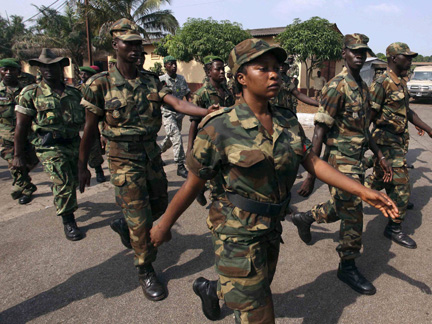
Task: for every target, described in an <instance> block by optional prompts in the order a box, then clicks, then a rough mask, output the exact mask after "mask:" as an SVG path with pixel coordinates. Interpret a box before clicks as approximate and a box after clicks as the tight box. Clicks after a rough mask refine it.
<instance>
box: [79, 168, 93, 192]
mask: <svg viewBox="0 0 432 324" xmlns="http://www.w3.org/2000/svg"><path fill="white" fill-rule="evenodd" d="M90 179H91V173H90V171H89V170H88V169H87V168H83V169H80V168H78V180H79V191H80V192H81V193H83V192H84V191H85V187H86V186H87V187H90Z"/></svg>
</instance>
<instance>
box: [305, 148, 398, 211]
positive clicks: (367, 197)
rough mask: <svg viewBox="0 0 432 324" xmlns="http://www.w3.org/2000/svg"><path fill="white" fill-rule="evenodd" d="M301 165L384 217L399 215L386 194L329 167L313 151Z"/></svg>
mask: <svg viewBox="0 0 432 324" xmlns="http://www.w3.org/2000/svg"><path fill="white" fill-rule="evenodd" d="M303 166H304V168H305V169H306V170H307V171H308V172H309V173H312V174H313V175H315V176H316V177H317V178H318V179H320V180H321V181H323V182H325V183H327V184H329V185H330V186H333V187H336V188H339V189H342V190H344V191H347V192H349V193H351V194H353V195H356V196H359V197H360V198H361V199H362V200H363V201H365V202H367V203H368V204H370V205H371V206H373V207H375V208H377V209H379V210H380V211H381V212H382V213H383V214H384V216H385V217H391V218H393V219H394V218H397V217H398V216H399V210H398V209H397V207H396V205H395V204H394V202H393V201H392V200H391V199H390V198H389V197H388V196H387V195H386V194H384V193H381V192H378V191H376V190H372V189H368V188H366V187H365V186H363V185H361V184H360V183H358V182H357V181H354V180H353V179H351V178H349V177H347V176H346V175H344V174H343V173H341V172H339V171H338V170H336V169H334V168H333V167H331V166H330V165H329V164H328V163H327V162H324V161H323V160H321V159H320V158H319V157H318V156H317V155H315V153H314V152H311V153H309V154H308V156H307V157H306V159H305V161H304V162H303Z"/></svg>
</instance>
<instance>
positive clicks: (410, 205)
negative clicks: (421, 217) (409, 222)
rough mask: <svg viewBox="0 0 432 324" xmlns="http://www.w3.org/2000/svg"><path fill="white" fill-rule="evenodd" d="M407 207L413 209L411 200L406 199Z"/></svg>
mask: <svg viewBox="0 0 432 324" xmlns="http://www.w3.org/2000/svg"><path fill="white" fill-rule="evenodd" d="M407 209H410V210H411V209H414V204H413V203H412V202H411V201H408V205H407Z"/></svg>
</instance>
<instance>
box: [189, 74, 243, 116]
mask: <svg viewBox="0 0 432 324" xmlns="http://www.w3.org/2000/svg"><path fill="white" fill-rule="evenodd" d="M222 90H223V92H224V95H223V96H222V97H221V95H220V93H219V91H217V90H216V89H215V88H214V87H213V85H212V84H211V83H210V82H206V83H204V85H203V86H202V87H201V88H199V89H198V90H197V91H196V92H195V93H194V94H193V97H192V98H193V99H192V102H193V103H194V104H195V105H197V106H198V107H202V108H208V107H210V106H211V105H214V104H219V105H220V106H221V107H230V106H232V105H234V102H235V99H234V96H233V94H232V93H231V91H229V90H228V88H227V87H226V86H225V85H222ZM190 120H201V118H200V117H195V116H192V117H191V118H190Z"/></svg>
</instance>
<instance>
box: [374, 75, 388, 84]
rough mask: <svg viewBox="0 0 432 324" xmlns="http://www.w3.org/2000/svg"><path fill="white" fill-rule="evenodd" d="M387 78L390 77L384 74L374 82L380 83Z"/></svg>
mask: <svg viewBox="0 0 432 324" xmlns="http://www.w3.org/2000/svg"><path fill="white" fill-rule="evenodd" d="M387 78H388V76H387V75H384V74H382V75H380V76H379V77H378V78H377V79H376V80H375V81H374V82H375V83H379V84H383V83H384V80H385V79H387Z"/></svg>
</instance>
